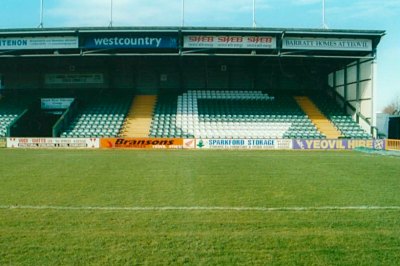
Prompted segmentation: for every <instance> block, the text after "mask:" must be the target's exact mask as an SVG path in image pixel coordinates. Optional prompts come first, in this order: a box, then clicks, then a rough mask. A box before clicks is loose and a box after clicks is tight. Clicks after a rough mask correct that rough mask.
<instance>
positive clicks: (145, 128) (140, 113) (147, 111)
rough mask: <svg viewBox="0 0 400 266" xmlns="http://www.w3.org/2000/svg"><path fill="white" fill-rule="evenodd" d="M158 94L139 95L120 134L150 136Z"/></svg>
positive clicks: (134, 100) (124, 135) (140, 136)
mask: <svg viewBox="0 0 400 266" xmlns="http://www.w3.org/2000/svg"><path fill="white" fill-rule="evenodd" d="M156 101H157V95H137V96H135V98H134V99H133V101H132V105H131V109H130V111H129V113H128V116H127V117H126V119H125V122H124V125H123V127H122V130H121V133H120V136H122V137H138V138H143V137H148V136H149V132H150V126H151V120H152V116H153V109H154V106H155V104H156Z"/></svg>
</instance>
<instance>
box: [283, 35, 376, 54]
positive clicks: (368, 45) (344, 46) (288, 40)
mask: <svg viewBox="0 0 400 266" xmlns="http://www.w3.org/2000/svg"><path fill="white" fill-rule="evenodd" d="M282 48H283V49H291V50H293V49H296V50H332V51H372V41H371V40H368V39H338V38H303V37H285V38H283V43H282Z"/></svg>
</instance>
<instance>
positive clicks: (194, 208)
mask: <svg viewBox="0 0 400 266" xmlns="http://www.w3.org/2000/svg"><path fill="white" fill-rule="evenodd" d="M0 209H21V210H66V211H69V210H71V211H74V210H78V211H236V212H241V211H244V212H245V211H257V212H279V211H290V212H308V211H343V210H354V211H363V210H400V206H320V207H219V206H209V207H207V206H187V207H185V206H154V207H151V206H149V207H140V206H136V207H134V206H133V207H118V206H51V205H37V206H30V205H8V206H7V205H4V206H0Z"/></svg>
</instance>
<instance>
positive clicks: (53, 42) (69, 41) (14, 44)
mask: <svg viewBox="0 0 400 266" xmlns="http://www.w3.org/2000/svg"><path fill="white" fill-rule="evenodd" d="M73 48H78V37H73V36H66V37H29V38H28V37H27V38H18V37H13V38H0V50H6V49H7V50H31V49H34V50H35V49H73Z"/></svg>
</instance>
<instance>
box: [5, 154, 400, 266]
mask: <svg viewBox="0 0 400 266" xmlns="http://www.w3.org/2000/svg"><path fill="white" fill-rule="evenodd" d="M0 164H1V167H0V184H1V185H0V264H1V265H7V264H10V265H59V264H74V265H81V264H94V265H98V264H100V265H101V264H103V265H106V264H107V265H109V264H127V265H135V264H139V265H141V264H147V265H158V264H171V265H176V264H178V265H182V264H188V265H198V264H203V265H210V264H211V265H216V264H218V265H219V264H224V265H235V264H251V265H254V264H255V265H261V264H276V265H295V264H296V265H298V264H300V265H327V264H328V265H329V264H330V265H336V264H341V265H354V264H357V265H371V264H378V265H393V264H400V207H399V206H400V193H399V191H400V174H399V173H400V158H398V157H397V158H395V157H385V156H377V155H366V154H361V153H356V152H324V151H320V152H304V151H299V152H297V151H145V150H144V151H127V150H102V151H99V150H96V151H93V150H92V151H84V150H73V151H66V150H64V151H57V150H9V149H3V150H0ZM371 206H372V207H377V208H373V209H371V208H368V207H371ZM325 207H330V208H328V209H325ZM335 208H337V209H335Z"/></svg>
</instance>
